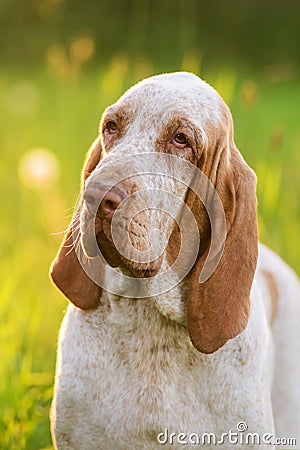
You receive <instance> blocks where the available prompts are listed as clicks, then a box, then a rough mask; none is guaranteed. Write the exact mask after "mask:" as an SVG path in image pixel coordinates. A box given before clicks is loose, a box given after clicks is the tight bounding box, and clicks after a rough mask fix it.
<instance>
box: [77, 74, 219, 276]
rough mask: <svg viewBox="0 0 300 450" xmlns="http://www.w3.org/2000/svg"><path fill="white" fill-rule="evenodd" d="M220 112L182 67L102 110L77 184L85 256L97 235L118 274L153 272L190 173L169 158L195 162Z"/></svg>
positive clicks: (208, 91) (212, 95) (213, 97)
mask: <svg viewBox="0 0 300 450" xmlns="http://www.w3.org/2000/svg"><path fill="white" fill-rule="evenodd" d="M226 114H227V108H226V107H225V105H224V103H223V101H222V100H221V98H220V97H219V95H218V94H217V93H216V91H214V90H213V89H212V88H211V87H210V86H209V85H207V84H206V83H204V82H203V81H200V80H199V79H198V78H197V77H195V76H193V75H190V74H184V73H183V74H171V75H164V76H157V77H153V78H151V79H148V80H145V81H144V82H141V83H139V84H138V85H136V86H135V87H134V88H132V89H130V90H129V91H128V92H127V93H125V94H124V95H123V96H122V97H121V98H120V100H119V101H118V102H117V103H115V104H114V105H112V106H110V107H109V108H108V109H107V110H106V111H105V112H104V114H103V116H102V120H101V124H100V136H99V140H100V142H101V147H102V155H103V156H102V159H101V160H100V161H99V163H98V165H97V166H96V168H95V170H94V171H93V172H92V174H91V176H90V177H89V178H88V179H87V181H86V183H85V185H84V194H83V198H84V202H83V207H82V211H81V217H80V221H81V235H82V244H83V249H84V251H85V253H86V255H87V256H89V257H93V256H95V254H96V253H97V249H96V248H95V242H96V241H97V243H98V245H99V248H100V251H101V253H102V254H103V256H104V257H105V259H106V261H107V262H108V263H109V264H110V265H112V266H118V267H120V268H121V270H123V271H124V272H125V273H126V274H129V275H130V274H131V275H133V276H135V277H151V276H154V275H156V274H157V272H158V271H159V269H160V266H161V262H162V259H163V255H164V253H165V251H166V248H167V243H168V241H169V238H170V235H171V233H172V230H173V229H174V222H175V220H178V219H179V217H180V213H181V209H182V205H183V204H184V203H185V200H186V197H187V191H188V189H189V185H190V183H191V181H192V179H191V178H192V177H193V173H192V171H189V170H188V169H185V168H184V169H182V164H180V163H179V162H178V160H177V159H176V157H177V158H180V159H183V160H186V161H188V162H190V163H192V164H194V165H195V166H196V167H199V166H200V165H201V162H202V163H203V164H202V168H203V167H204V165H205V160H207V152H208V149H209V147H210V145H209V135H210V134H211V128H212V127H215V128H216V129H218V128H220V127H223V123H224V120H227V121H228V117H226ZM168 155H170V157H168ZM183 170H184V171H185V172H186V173H185V174H184V175H183V173H182V172H183ZM174 197H176V199H177V200H176V199H175V198H174ZM204 216H205V214H204ZM204 216H203V218H204ZM94 235H96V241H95V239H94Z"/></svg>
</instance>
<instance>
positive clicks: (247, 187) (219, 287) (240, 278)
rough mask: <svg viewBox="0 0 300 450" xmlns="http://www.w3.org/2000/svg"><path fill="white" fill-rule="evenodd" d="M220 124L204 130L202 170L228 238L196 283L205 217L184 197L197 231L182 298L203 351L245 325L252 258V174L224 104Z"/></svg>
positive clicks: (254, 225) (205, 247) (254, 233)
mask: <svg viewBox="0 0 300 450" xmlns="http://www.w3.org/2000/svg"><path fill="white" fill-rule="evenodd" d="M223 127H224V128H223V129H220V130H216V129H215V128H213V127H211V129H210V130H208V131H209V134H208V135H209V139H210V142H209V144H208V148H207V149H206V152H205V153H204V156H205V157H204V159H203V160H202V162H201V164H202V167H201V170H202V171H203V172H204V173H205V174H206V175H207V176H208V177H209V179H210V180H211V182H212V183H213V184H214V186H215V188H216V190H217V192H218V194H219V196H220V199H221V201H222V204H223V208H224V211H225V216H226V223H227V237H226V243H225V247H224V251H223V254H222V257H221V260H220V262H219V264H218V266H217V268H216V269H215V271H214V273H213V274H212V275H211V277H210V278H209V279H208V280H207V281H205V282H204V283H201V284H199V276H200V274H201V270H202V268H203V266H204V263H205V260H206V258H207V255H208V251H209V245H208V244H209V241H210V237H209V234H210V230H209V224H208V217H207V215H205V211H204V207H203V205H202V203H201V202H200V201H199V200H197V199H196V194H195V193H193V192H192V191H191V190H189V191H188V196H187V200H186V201H187V203H190V204H191V205H192V212H193V214H194V216H195V218H196V220H197V222H198V227H199V230H201V232H202V235H201V234H200V237H201V238H202V239H201V243H200V252H199V255H198V259H197V262H196V264H195V265H194V267H193V269H192V271H191V272H190V275H189V282H190V291H189V295H188V303H187V314H188V331H189V335H190V338H191V341H192V343H193V345H194V346H195V347H196V348H197V349H198V350H199V351H200V352H202V353H213V352H215V351H216V350H218V349H219V348H220V347H222V346H223V345H224V344H225V343H226V342H227V341H228V340H229V339H232V338H234V337H235V336H237V335H238V334H240V333H241V332H242V331H243V330H244V329H245V327H246V325H247V323H248V317H249V310H250V290H251V286H252V282H253V277H254V272H255V268H256V262H257V246H258V235H257V217H256V177H255V175H254V173H253V172H252V170H251V169H250V168H249V167H248V166H247V165H246V163H245V162H244V160H243V158H242V157H241V155H240V153H239V151H238V150H237V149H236V147H235V145H234V143H233V138H232V121H231V116H230V113H229V110H228V109H227V107H225V105H224V124H223ZM208 128H209V127H208ZM206 131H207V130H206ZM172 238H173V239H174V235H173V236H172ZM175 239H176V233H175ZM173 247H174V244H173ZM170 248H172V243H171V245H170ZM172 253H173V252H172Z"/></svg>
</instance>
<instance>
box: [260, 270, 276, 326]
mask: <svg viewBox="0 0 300 450" xmlns="http://www.w3.org/2000/svg"><path fill="white" fill-rule="evenodd" d="M262 274H263V276H264V277H265V280H266V282H267V285H268V289H269V292H270V300H271V316H270V324H271V325H272V324H273V322H274V320H275V318H276V314H277V310H278V288H277V285H276V283H275V280H274V277H273V275H272V274H271V272H268V271H267V270H262Z"/></svg>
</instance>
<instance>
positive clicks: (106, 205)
mask: <svg viewBox="0 0 300 450" xmlns="http://www.w3.org/2000/svg"><path fill="white" fill-rule="evenodd" d="M105 191H106V193H105V194H104V192H105ZM103 194H104V196H103ZM101 197H102V200H101V202H100V205H99V199H100V198H101ZM126 197H127V193H126V191H125V190H124V189H123V188H121V187H119V186H114V187H113V188H109V190H108V188H107V187H106V186H103V185H101V184H91V185H90V186H88V187H87V189H86V191H85V193H84V195H83V198H84V200H85V202H86V205H87V207H88V209H89V210H90V211H93V212H96V211H99V212H100V215H101V217H103V218H105V219H107V220H111V219H112V217H113V215H114V213H115V211H116V209H117V208H118V206H119V205H120V203H121V202H122V200H124V198H126Z"/></svg>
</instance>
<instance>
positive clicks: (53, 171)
mask: <svg viewBox="0 0 300 450" xmlns="http://www.w3.org/2000/svg"><path fill="white" fill-rule="evenodd" d="M59 171H60V167H59V162H58V159H57V157H56V156H55V155H54V154H53V153H52V152H51V151H50V150H48V149H46V148H33V149H31V150H29V151H27V152H26V153H25V154H24V155H23V156H22V158H21V160H20V162H19V178H20V181H21V183H22V184H23V185H24V186H26V187H28V188H30V189H35V190H46V189H49V188H51V187H53V186H54V185H55V184H56V182H57V179H58V175H59Z"/></svg>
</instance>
